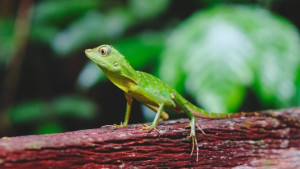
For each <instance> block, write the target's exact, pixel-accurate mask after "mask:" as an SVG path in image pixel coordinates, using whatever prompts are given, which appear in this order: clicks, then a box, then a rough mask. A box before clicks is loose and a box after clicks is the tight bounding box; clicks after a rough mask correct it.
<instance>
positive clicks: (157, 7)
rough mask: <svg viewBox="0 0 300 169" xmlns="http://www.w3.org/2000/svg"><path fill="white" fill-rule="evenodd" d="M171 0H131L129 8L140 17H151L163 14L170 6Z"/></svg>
mask: <svg viewBox="0 0 300 169" xmlns="http://www.w3.org/2000/svg"><path fill="white" fill-rule="evenodd" d="M168 4H169V0H151V1H141V0H130V1H129V8H130V11H131V12H132V14H133V15H134V16H135V17H136V18H138V19H150V18H153V17H155V16H157V15H159V14H161V13H162V12H163V11H165V9H166V8H167V7H168Z"/></svg>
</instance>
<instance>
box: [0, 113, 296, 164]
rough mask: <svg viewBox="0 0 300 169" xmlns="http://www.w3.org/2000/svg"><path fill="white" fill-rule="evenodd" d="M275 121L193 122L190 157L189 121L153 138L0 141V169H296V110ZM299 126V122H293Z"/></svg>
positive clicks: (66, 136) (97, 134)
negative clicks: (194, 133) (193, 142)
mask: <svg viewBox="0 0 300 169" xmlns="http://www.w3.org/2000/svg"><path fill="white" fill-rule="evenodd" d="M273 112H274V113H277V114H282V115H285V116H288V117H290V118H291V119H295V120H296V121H293V120H288V121H287V120H282V119H280V118H275V117H241V118H231V119H221V120H211V119H198V121H197V124H198V126H200V127H201V128H202V129H203V130H204V132H205V133H206V134H203V133H201V132H200V131H197V138H198V146H199V161H196V151H194V154H193V155H192V156H190V152H191V142H190V140H188V139H187V138H186V136H188V135H189V131H190V130H189V129H186V128H185V126H186V125H188V119H179V120H170V121H165V122H161V123H160V125H159V126H158V128H157V129H158V132H159V133H158V132H157V131H155V130H153V131H151V132H148V131H145V130H142V129H140V126H141V125H140V124H135V125H129V126H128V127H126V128H121V129H116V128H114V127H113V126H103V127H101V128H99V129H90V130H80V131H74V132H66V133H59V134H47V135H32V136H21V137H11V138H8V137H4V138H2V139H0V168H14V169H16V168H22V169H25V168H30V169H33V168H133V167H137V168H157V167H162V168H182V167H186V168H189V167H202V168H212V167H229V168H231V167H238V166H240V167H246V166H250V167H269V168H300V127H299V121H300V108H293V109H286V110H278V111H273ZM297 121H298V122H297Z"/></svg>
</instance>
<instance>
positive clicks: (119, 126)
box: [114, 123, 127, 128]
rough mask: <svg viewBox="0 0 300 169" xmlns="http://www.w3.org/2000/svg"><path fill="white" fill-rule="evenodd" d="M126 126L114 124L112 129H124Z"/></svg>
mask: <svg viewBox="0 0 300 169" xmlns="http://www.w3.org/2000/svg"><path fill="white" fill-rule="evenodd" d="M126 126H127V125H124V124H122V123H121V124H120V125H119V124H114V127H116V128H123V127H126Z"/></svg>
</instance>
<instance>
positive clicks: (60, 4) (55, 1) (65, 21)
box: [31, 0, 100, 44]
mask: <svg viewBox="0 0 300 169" xmlns="http://www.w3.org/2000/svg"><path fill="white" fill-rule="evenodd" d="M99 6H100V1H97V0H85V1H81V0H71V1H70V0H46V1H41V2H39V3H38V4H37V5H36V6H35V8H34V15H33V24H32V30H31V36H32V38H33V39H34V40H37V41H39V42H42V43H48V44H49V43H50V42H52V41H53V40H54V37H55V36H56V34H57V33H58V32H59V30H60V29H61V28H64V27H65V26H68V25H69V24H71V23H72V22H73V21H74V20H76V19H77V18H78V17H80V16H82V15H84V14H85V13H86V12H88V11H90V10H92V9H97V8H98V7H99Z"/></svg>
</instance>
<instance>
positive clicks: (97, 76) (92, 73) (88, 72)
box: [77, 61, 105, 90]
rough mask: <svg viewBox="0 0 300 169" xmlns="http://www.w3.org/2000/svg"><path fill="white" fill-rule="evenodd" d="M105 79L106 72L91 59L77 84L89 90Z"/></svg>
mask: <svg viewBox="0 0 300 169" xmlns="http://www.w3.org/2000/svg"><path fill="white" fill-rule="evenodd" d="M103 79H105V75H104V73H103V72H102V71H101V70H100V68H99V67H98V66H97V64H95V63H94V62H92V61H89V62H88V63H87V64H86V65H85V66H84V67H83V69H82V71H81V72H80V74H79V76H78V79H77V84H78V86H79V87H80V88H81V89H83V90H87V89H89V88H90V87H92V86H94V85H95V84H96V83H97V82H99V81H100V80H103Z"/></svg>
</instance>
